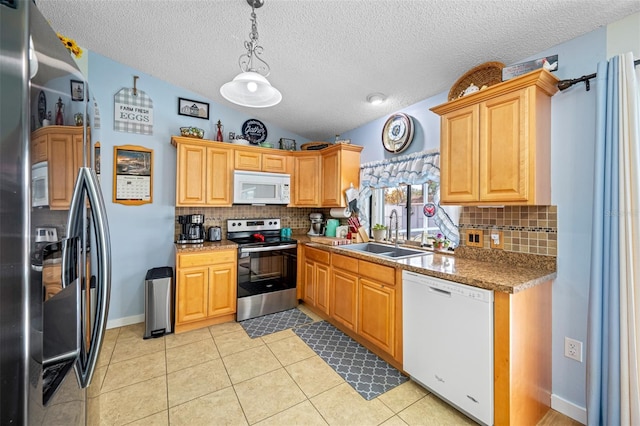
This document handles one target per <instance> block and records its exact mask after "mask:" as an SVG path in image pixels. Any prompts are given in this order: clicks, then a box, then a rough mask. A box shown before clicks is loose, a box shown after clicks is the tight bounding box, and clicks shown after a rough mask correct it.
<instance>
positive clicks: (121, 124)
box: [113, 87, 153, 135]
mask: <svg viewBox="0 0 640 426" xmlns="http://www.w3.org/2000/svg"><path fill="white" fill-rule="evenodd" d="M113 101H114V102H113V105H114V110H113V129H114V130H117V131H119V132H129V133H140V134H143V135H152V134H153V101H152V100H151V98H150V97H149V96H147V94H146V93H145V92H143V91H142V90H137V91H136V93H135V94H134V91H133V89H129V88H126V87H125V88H122V89H121V90H120V91H119V92H118V93H116V95H115V96H114V99H113Z"/></svg>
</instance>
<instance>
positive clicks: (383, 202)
mask: <svg viewBox="0 0 640 426" xmlns="http://www.w3.org/2000/svg"><path fill="white" fill-rule="evenodd" d="M437 187H438V185H437V183H436V182H433V181H427V183H425V184H423V185H401V186H398V187H393V188H384V189H376V190H374V191H373V194H372V198H373V199H372V209H371V210H372V211H371V214H372V215H371V218H372V220H371V225H374V224H376V223H380V224H384V225H386V226H387V227H388V229H389V230H390V231H391V234H390V235H391V238H394V237H395V220H394V223H391V212H392V211H393V210H395V211H396V212H397V214H398V238H399V239H400V240H411V241H418V242H421V243H424V242H426V238H427V236H428V235H433V236H435V235H436V234H438V233H439V232H440V228H438V226H437V225H436V223H435V222H434V220H433V218H428V217H427V216H425V215H424V205H425V203H427V202H431V201H433V196H434V194H435V191H436V190H437ZM425 194H426V197H425Z"/></svg>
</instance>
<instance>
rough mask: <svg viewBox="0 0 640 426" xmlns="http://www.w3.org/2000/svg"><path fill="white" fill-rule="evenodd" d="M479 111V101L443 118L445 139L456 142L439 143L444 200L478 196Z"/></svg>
mask: <svg viewBox="0 0 640 426" xmlns="http://www.w3.org/2000/svg"><path fill="white" fill-rule="evenodd" d="M478 111H479V107H478V105H471V106H468V107H465V108H461V109H459V110H456V111H453V112H451V113H449V114H447V115H446V117H443V118H442V126H441V128H440V131H441V137H442V140H443V141H445V140H446V141H456V143H441V145H440V179H441V181H440V198H441V201H442V200H446V201H447V202H456V203H464V202H470V201H475V200H478V199H479V198H478V194H479V191H480V183H479V178H480V174H479V172H478V170H479V165H480V161H479V155H480V154H479V152H480V141H479V134H478V131H479V128H478V127H479V126H478V125H477V123H478V121H479V112H478ZM444 182H446V184H445V183H444Z"/></svg>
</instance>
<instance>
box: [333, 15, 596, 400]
mask: <svg viewBox="0 0 640 426" xmlns="http://www.w3.org/2000/svg"><path fill="white" fill-rule="evenodd" d="M552 54H557V55H558V56H559V68H558V70H557V71H556V73H555V75H556V76H557V77H558V78H560V79H566V78H577V77H580V76H582V75H586V74H591V73H593V72H595V70H596V65H597V63H598V62H599V61H602V60H605V59H607V58H606V28H604V27H603V28H600V29H598V30H596V31H593V32H591V33H589V34H586V35H584V36H582V37H579V38H576V39H574V40H571V41H569V42H566V43H563V44H561V45H559V46H556V47H554V48H551V49H549V50H547V51H544V52H540V53H539V54H537V55H534V56H532V57H531V58H523V59H522V61H525V60H528V59H535V58H540V57H542V56H548V55H552ZM518 62H520V61H518ZM594 87H595V80H592V90H591V91H589V92H586V91H585V90H584V84H581V85H578V86H574V87H573V88H571V89H570V90H567V91H566V92H562V93H558V94H556V95H555V96H554V97H553V100H552V124H551V141H552V152H551V179H552V183H551V186H552V204H553V205H557V206H558V257H557V260H558V278H557V279H556V281H555V283H554V285H553V307H552V308H551V309H552V318H553V330H552V332H553V341H552V342H553V348H552V362H553V367H552V368H553V383H552V385H553V388H552V389H553V394H554V398H560V399H562V400H566V401H568V402H569V403H570V404H574V405H576V406H577V408H578V410H581V409H583V408H584V407H585V382H586V368H585V366H586V364H585V363H584V362H583V363H578V362H576V361H574V360H571V359H569V358H566V357H564V337H565V336H568V337H571V338H574V339H578V340H580V341H582V342H586V330H587V301H588V290H589V289H588V288H589V265H590V256H591V254H590V243H591V218H592V215H591V208H592V202H593V179H592V176H593V169H594V166H593V155H594V133H595V91H594V89H593V88H594ZM446 97H447V93H442V94H440V95H438V96H434V97H432V98H429V99H426V100H424V101H421V102H419V103H417V104H415V105H412V106H411V107H409V108H406V109H403V110H401V111H399V112H405V113H407V114H409V115H411V116H413V118H414V123H415V125H416V128H417V129H418V130H417V131H416V137H415V140H414V142H413V143H412V145H411V147H410V148H409V149H408V150H407V151H406V152H407V153H409V152H416V151H420V150H424V149H432V148H437V147H439V138H440V123H439V120H438V117H437V116H436V114H434V113H432V112H430V111H429V108H431V107H433V106H434V105H439V104H441V103H443V102H446ZM387 117H388V116H386V117H383V118H381V119H378V120H375V121H373V122H371V123H368V124H366V125H364V126H362V127H359V128H357V129H354V130H351V131H349V132H345V133H343V134H342V135H341V137H344V138H350V139H351V141H352V143H354V144H356V145H363V146H364V147H365V149H364V150H363V152H362V161H363V162H368V161H374V160H382V159H384V158H389V157H391V156H392V154H389V153H387V152H386V151H384V149H383V148H382V145H381V140H380V138H381V129H382V127H383V125H384V122H385V120H386V118H387ZM532 326H535V324H532ZM585 347H586V346H585Z"/></svg>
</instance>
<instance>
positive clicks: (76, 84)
mask: <svg viewBox="0 0 640 426" xmlns="http://www.w3.org/2000/svg"><path fill="white" fill-rule="evenodd" d="M71 100H72V101H84V82H82V81H78V80H71Z"/></svg>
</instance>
